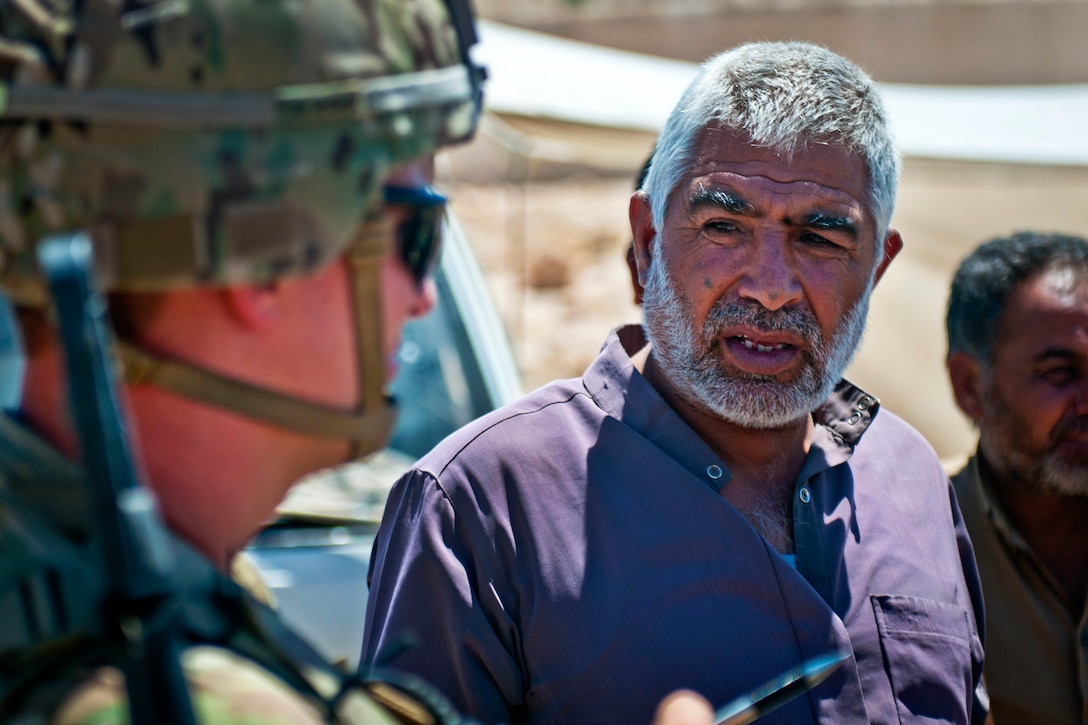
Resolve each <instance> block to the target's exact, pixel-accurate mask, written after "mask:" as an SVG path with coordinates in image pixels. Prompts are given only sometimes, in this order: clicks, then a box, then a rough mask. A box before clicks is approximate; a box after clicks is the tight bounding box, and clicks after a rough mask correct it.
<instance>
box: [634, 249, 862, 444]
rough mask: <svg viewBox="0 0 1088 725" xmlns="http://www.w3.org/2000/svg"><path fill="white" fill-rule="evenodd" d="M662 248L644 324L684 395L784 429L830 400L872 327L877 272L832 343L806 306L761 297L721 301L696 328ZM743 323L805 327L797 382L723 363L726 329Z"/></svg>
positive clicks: (740, 421) (656, 255)
mask: <svg viewBox="0 0 1088 725" xmlns="http://www.w3.org/2000/svg"><path fill="white" fill-rule="evenodd" d="M660 250H661V246H660V244H657V245H655V246H654V250H653V259H652V263H651V266H650V270H649V276H648V279H647V283H646V286H645V290H644V293H643V299H642V308H643V312H644V320H645V321H644V325H643V326H644V328H645V330H646V337H647V339H649V341H650V343H651V344H652V345H653V353H654V355H655V356H656V357H657V360H658V363H659V365H660V367H661V370H662V372H663V373H664V374H665V377H666V378H667V379H668V380H669V382H670V383H671V384H672V385H673V386H674V388H675V389H676V391H677V392H678V393H679V394H680V395H681V396H682V397H684V398H685V399H686V400H688V402H689V403H692V404H694V405H696V406H697V407H699V408H703V409H705V410H708V411H710V412H712V413H714V414H716V415H718V416H719V417H721V418H723V419H725V420H727V421H729V422H731V423H734V424H736V425H739V426H741V427H744V428H753V429H774V428H783V427H785V426H787V425H789V424H791V423H795V422H797V421H798V420H800V419H802V418H804V417H806V416H808V415H810V414H811V413H812V411H814V410H816V409H817V408H819V407H820V406H821V405H823V403H824V401H826V400H827V398H828V396H829V395H830V394H831V391H832V390H834V388H835V386H836V385H837V384H838V382H839V380H841V379H842V376H843V373H844V372H845V371H846V368H847V366H848V365H849V364H850V361H851V360H852V359H853V357H854V353H855V352H856V351H857V348H858V344H859V343H860V342H861V338H862V335H863V334H864V332H865V321H866V318H867V316H868V313H869V297H870V295H871V293H872V289H873V282H874V276H873V275H870V277H869V283H868V285H867V286H866V288H865V291H864V292H863V293H862V295H861V297H860V298H859V299H858V301H857V303H855V305H854V306H853V307H852V308H851V309H850V310H848V311H847V313H846V315H845V316H844V317H843V319H842V320H841V321H840V322H839V325H838V327H837V328H836V330H835V332H834V334H833V335H832V336H831V340H830V343H828V342H826V341H825V340H824V337H823V334H822V333H821V331H820V326H819V324H818V323H817V321H816V318H815V316H814V315H813V314H812V312H811V311H809V310H808V309H807V308H804V307H800V306H796V307H789V308H784V309H781V310H778V311H776V312H771V311H769V310H766V309H765V308H763V307H762V305H760V304H759V303H757V302H754V301H750V302H735V303H722V302H720V301H719V303H718V304H716V305H715V307H714V309H713V310H711V313H710V315H709V316H708V317H707V320H706V322H705V323H704V325H703V329H702V330H701V331H700V333H699V334H698V335H697V334H696V331H695V329H694V324H693V323H692V314H691V307H690V305H689V304H688V303H687V301H686V300H684V299H683V298H682V297H681V296H680V295H679V294H678V293H677V291H676V286H675V285H674V284H673V281H672V280H671V279H670V278H669V276H668V272H667V271H666V270H665V265H664V263H663V260H662V259H661V251H660ZM874 271H875V270H874ZM736 324H746V325H751V326H753V327H757V328H760V329H764V330H789V331H791V332H795V333H798V334H800V335H801V336H802V337H803V338H804V339H805V340H806V341H807V342H808V343H809V346H810V347H809V351H804V352H803V354H804V356H805V364H804V367H803V368H802V370H801V372H800V373H798V374H797V376H796V377H795V378H794V379H793V380H792V381H789V382H782V381H779V380H776V379H775V378H774V377H772V376H765V375H757V374H752V373H746V372H744V371H741V370H737V369H735V368H732V367H726V366H724V365H723V364H722V362H721V355H720V354H719V352H718V347H719V346H720V345H721V344H722V343H721V335H720V330H721V329H722V328H723V327H725V326H729V325H736Z"/></svg>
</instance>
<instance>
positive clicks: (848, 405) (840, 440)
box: [583, 325, 880, 484]
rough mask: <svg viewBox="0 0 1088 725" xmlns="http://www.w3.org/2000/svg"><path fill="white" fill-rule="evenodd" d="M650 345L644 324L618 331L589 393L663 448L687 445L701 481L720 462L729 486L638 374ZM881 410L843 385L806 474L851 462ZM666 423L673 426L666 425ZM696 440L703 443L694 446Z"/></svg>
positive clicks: (589, 375)
mask: <svg viewBox="0 0 1088 725" xmlns="http://www.w3.org/2000/svg"><path fill="white" fill-rule="evenodd" d="M646 344H647V340H646V335H645V332H644V330H643V328H642V326H641V325H624V326H622V327H619V328H616V329H615V330H613V331H612V332H611V333H610V334H609V335H608V338H607V339H606V340H605V343H604V346H603V347H602V349H601V354H600V355H599V356H598V357H597V359H596V360H595V361H594V362H593V364H592V365H591V366H590V367H589V369H588V370H587V371H586V373H585V375H584V376H583V382H584V384H585V386H586V390H587V391H588V392H589V394H590V395H592V396H593V398H594V400H596V401H597V404H598V405H600V406H601V408H602V409H603V410H604V411H605V412H607V413H608V414H609V415H611V416H613V417H615V418H618V419H619V420H621V421H623V422H624V423H626V424H628V425H630V426H632V427H633V428H635V429H636V430H638V431H639V432H640V433H642V434H643V435H644V436H646V437H647V438H649V439H650V440H653V441H654V442H655V443H658V445H659V446H660V447H662V448H665V449H666V450H671V449H675V448H676V447H677V446H680V445H682V446H683V447H684V448H686V449H688V451H687V452H688V453H689V454H694V457H693V459H694V460H695V461H699V462H700V463H699V464H696V465H695V469H696V470H693V473H695V474H696V475H698V476H700V478H705V471H704V470H703V469H704V468H705V462H706V461H710V460H712V461H714V462H716V465H719V466H721V469H722V470H723V471H725V478H723V479H722V480H721V481H719V482H718V483H719V484H724V483H725V482H726V481H728V476H729V473H728V471H727V470H726V468H725V466H724V465H723V464H722V463H721V461H719V460H718V457H717V456H716V455H714V453H713V452H712V451H711V450H710V447H709V446H706V445H705V444H703V443H702V440H701V439H699V438H698V436H693V435H691V434H690V428H688V427H687V425H686V424H684V423H683V421H682V420H681V419H680V416H678V415H676V413H675V412H674V411H673V410H672V408H671V407H670V406H669V405H668V404H667V403H666V402H665V400H664V399H663V398H662V397H661V396H660V395H659V394H658V393H657V390H656V389H654V387H653V386H652V385H650V383H649V381H647V380H646V378H644V377H643V376H642V375H641V374H639V372H638V371H637V370H635V366H634V363H632V362H631V356H632V355H634V354H635V353H637V352H638V351H639V350H641V349H642V348H643V347H644V346H645V345H646ZM879 409H880V401H879V400H877V398H876V397H874V396H872V395H870V394H869V393H867V392H865V391H864V390H862V389H861V388H859V387H857V386H856V385H854V384H853V383H851V382H849V381H847V380H841V381H839V384H838V385H836V386H835V389H834V390H833V391H832V393H831V395H830V396H829V397H828V399H827V401H826V402H825V403H824V404H823V405H822V406H820V408H818V409H817V410H816V411H815V412H814V413H813V419H814V420H815V422H816V431H815V433H814V436H813V446H812V451H811V452H810V455H809V460H808V461H807V462H806V464H805V471H804V473H806V474H808V473H812V472H815V469H822V468H825V467H829V466H833V465H837V464H838V463H841V462H843V461H845V460H847V459H848V458H849V457H850V455H851V454H852V453H853V450H854V447H855V446H857V443H858V441H859V440H861V437H862V435H864V433H865V431H866V430H868V428H869V426H870V425H871V424H872V422H873V419H874V418H875V417H876V414H877V411H878V410H879ZM665 422H667V423H668V425H663V423H665ZM677 425H679V426H682V430H683V431H684V432H685V433H684V434H683V435H682V436H681V435H680V434H679V433H677V432H676V431H677ZM670 431H671V432H670ZM680 438H683V439H684V440H683V441H681V440H680ZM692 438H694V439H695V440H697V441H698V443H694V442H690V441H689V439H692ZM655 439H656V440H655ZM693 448H698V449H699V450H692V449H693ZM674 457H677V458H680V459H681V460H687V459H686V458H683V457H679V456H674ZM809 469H813V470H812V471H810V470H809Z"/></svg>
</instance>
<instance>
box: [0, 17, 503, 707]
mask: <svg viewBox="0 0 1088 725" xmlns="http://www.w3.org/2000/svg"><path fill="white" fill-rule="evenodd" d="M473 40H474V38H473V29H472V18H471V14H470V12H469V9H468V6H467V4H466V0H445V1H443V0H308V1H306V2H303V1H301V0H300V1H297V2H291V1H290V0H263V1H257V0H199V1H198V0H193V1H192V2H185V1H184V0H177V1H175V0H163V1H162V2H158V3H153V4H142V3H138V2H135V1H134V0H133V1H130V0H125V1H124V2H115V1H114V0H85V1H84V2H79V3H69V2H64V1H63V0H10V2H3V3H2V4H0V83H2V85H0V115H2V117H3V120H2V124H0V164H2V171H0V283H2V289H3V292H4V293H5V294H6V295H7V297H8V299H9V300H10V302H11V305H10V307H11V308H12V309H14V315H10V314H9V315H8V316H7V317H8V318H9V321H8V324H7V327H5V326H4V325H3V324H0V341H7V342H8V346H9V347H12V343H13V341H15V340H21V341H22V343H23V347H24V348H25V370H24V371H23V372H24V374H23V378H22V383H21V385H19V384H15V383H13V381H12V380H11V377H10V376H11V370H12V368H13V367H14V366H13V365H11V364H10V363H11V360H12V359H14V358H13V356H12V355H10V354H9V355H8V357H7V359H6V362H7V363H8V364H7V365H3V364H0V373H4V371H5V370H6V371H7V372H6V373H4V374H5V375H6V376H7V379H5V380H4V381H0V382H2V383H3V384H2V385H0V391H3V390H7V391H8V392H11V391H13V390H16V391H17V392H18V399H17V400H14V401H12V400H8V401H5V402H6V404H7V405H6V407H7V408H9V409H7V410H5V411H4V412H3V415H0V541H2V542H3V544H2V548H0V551H2V552H3V554H2V558H0V574H2V576H0V622H2V624H0V721H3V722H18V723H38V722H60V723H89V722H95V723H112V722H124V721H127V720H129V719H131V721H133V722H137V723H146V722H176V723H188V722H194V718H193V716H192V713H191V712H190V709H189V708H190V704H191V706H192V709H193V710H195V712H196V715H197V718H196V721H199V722H203V723H209V722H210V723H218V722H240V721H244V722H247V723H281V722H283V723H300V722H301V723H305V722H324V721H335V722H341V721H343V722H394V721H406V722H436V721H450V722H452V721H455V720H457V717H456V715H455V714H454V713H452V712H450V711H448V710H447V709H445V708H444V706H443V704H442V702H441V700H440V699H439V698H437V697H436V696H434V695H432V694H431V693H430V692H429V691H428V690H426V688H424V687H422V686H419V685H416V684H415V683H414V682H413V681H410V680H407V679H404V678H400V679H398V680H397V681H396V683H395V684H396V685H397V688H396V689H394V688H391V687H390V686H388V685H386V684H383V683H378V682H370V683H364V682H363V681H362V679H363V678H362V677H358V676H354V675H348V674H346V673H342V672H339V671H337V670H336V669H335V668H332V667H330V666H327V665H325V664H323V663H322V662H320V661H319V660H318V658H316V656H315V655H313V653H312V650H310V649H309V648H308V647H306V646H305V645H304V644H303V643H301V642H300V641H299V640H298V639H297V638H295V637H294V636H292V635H291V634H290V632H288V631H287V630H286V629H285V628H284V627H283V626H282V625H280V624H279V623H278V621H277V620H276V619H275V618H274V616H273V615H272V614H271V613H270V612H269V611H268V610H267V609H265V608H262V607H261V606H260V605H258V604H257V603H256V602H254V601H253V600H252V599H251V598H249V597H248V596H247V595H245V594H244V593H243V592H242V590H241V589H240V588H239V587H238V586H237V585H235V584H234V583H233V582H232V581H231V580H229V579H228V578H227V577H225V576H224V575H223V574H224V573H225V572H227V571H228V570H229V568H230V566H231V563H232V561H233V560H234V558H235V555H236V554H237V553H238V552H239V550H240V549H241V548H242V547H243V546H244V545H245V544H246V542H247V541H248V540H249V538H250V537H251V536H252V535H253V533H254V532H255V531H256V530H257V529H258V527H259V526H260V525H261V524H262V523H263V522H264V521H266V520H267V519H268V518H269V517H270V516H271V515H272V513H273V510H274V507H275V505H276V504H277V503H278V502H279V501H280V499H281V498H282V497H283V495H284V493H285V492H286V490H287V489H288V488H289V487H290V486H291V484H292V483H293V482H294V481H296V480H297V479H298V478H299V477H300V476H302V475H303V474H306V473H309V472H311V471H314V470H316V469H318V468H321V467H325V466H329V465H333V464H336V463H339V462H341V461H344V460H347V459H349V458H351V457H353V456H359V455H362V454H365V453H367V452H369V451H372V450H375V449H376V448H378V447H380V446H381V445H382V444H383V442H384V440H385V436H386V434H387V432H388V429H389V424H390V422H391V420H392V412H393V411H392V405H391V402H390V401H389V400H388V399H387V397H386V396H385V394H384V392H383V390H384V386H385V384H386V383H387V378H388V375H389V373H390V372H391V371H390V368H389V365H388V362H387V361H388V359H389V358H390V357H391V355H392V354H393V352H394V351H395V348H396V345H397V341H398V334H399V329H400V325H401V324H402V323H403V322H404V320H405V319H407V318H409V317H412V316H414V315H417V314H420V313H422V312H424V311H426V309H427V308H428V307H429V306H430V298H429V296H428V295H429V292H428V288H427V287H426V284H425V283H424V282H423V279H424V277H425V274H426V272H427V270H428V263H429V261H430V260H432V259H433V256H434V253H435V248H434V245H435V244H436V243H437V236H436V235H435V234H434V233H433V229H430V230H428V229H421V228H420V226H421V225H418V224H417V225H415V228H416V230H417V232H418V233H416V234H402V235H401V236H400V239H399V242H398V244H397V245H396V247H397V249H396V253H394V251H393V248H394V244H393V242H392V238H393V234H392V233H391V231H392V224H393V220H392V219H391V218H387V217H386V216H384V215H383V214H382V213H381V200H382V192H383V187H384V186H386V179H387V175H388V173H389V171H390V169H392V168H393V167H394V166H397V165H403V164H405V163H408V162H412V161H413V160H414V159H419V158H422V159H424V163H423V164H422V165H419V166H411V165H409V166H408V167H407V168H406V170H405V171H404V173H403V175H402V176H400V177H398V181H397V184H396V194H395V200H396V202H397V207H398V209H400V212H399V213H401V214H404V213H406V212H405V209H407V210H408V211H407V213H409V214H410V213H411V210H412V209H413V208H414V206H418V207H419V208H421V209H422V208H428V209H432V208H433V207H434V205H435V204H436V197H435V195H434V194H433V193H432V192H430V191H429V190H428V189H427V188H425V187H426V184H427V182H428V180H429V179H428V178H427V175H428V170H429V168H428V164H427V163H426V160H427V159H428V158H429V155H430V154H432V153H433V152H434V151H435V150H436V149H437V148H439V147H441V146H443V145H445V144H448V143H452V142H456V141H461V140H465V139H467V138H469V137H470V136H471V134H472V133H473V131H474V128H475V125H476V120H477V116H478V112H479V107H480V82H481V80H482V72H481V70H480V69H479V68H477V67H476V66H474V65H473V64H472V63H471V61H470V60H469V56H468V46H469V45H470V44H471V43H472V42H473ZM438 203H440V198H439V202H438ZM423 216H424V217H425V218H426V219H430V220H431V222H432V223H433V219H434V218H435V215H434V214H425V215H423ZM423 226H425V225H423ZM407 228H408V227H405V229H407ZM428 231H429V232H430V233H428ZM46 239H52V240H53V241H50V242H48V243H46V242H45V241H43V240H46ZM64 242H67V246H59V247H57V246H56V245H58V244H63V243H64ZM81 243H82V246H81ZM54 248H57V249H61V250H64V251H65V252H66V253H70V256H71V258H72V259H75V260H78V258H79V254H80V252H81V250H82V251H83V252H85V251H86V250H87V249H88V248H89V249H90V250H91V252H92V253H93V258H94V267H95V269H96V272H97V288H98V289H99V290H102V291H103V292H105V293H107V298H106V299H107V300H108V316H109V320H110V323H111V325H112V328H113V331H114V333H115V334H116V338H117V346H116V350H117V352H118V353H119V355H118V357H119V359H120V361H121V362H122V363H123V368H124V373H125V377H126V381H127V382H126V385H125V389H124V392H125V394H126V395H125V408H126V409H127V411H128V412H129V413H130V417H131V421H132V433H133V435H132V438H131V441H130V442H129V445H130V446H131V448H126V445H123V444H115V445H114V446H113V448H108V447H107V450H106V452H105V454H103V452H102V451H97V450H92V449H89V448H88V447H87V440H88V439H87V437H86V436H85V435H84V431H85V430H87V428H86V427H83V426H82V425H81V420H83V418H84V417H85V416H86V415H87V414H88V411H87V410H85V409H82V408H77V409H74V410H73V409H70V407H69V404H68V399H67V397H66V389H67V387H68V375H67V374H66V365H67V363H68V362H70V361H71V360H72V359H73V358H69V359H68V361H66V358H65V352H66V350H67V344H68V342H69V339H70V338H69V336H68V335H67V334H66V332H65V329H66V328H65V320H66V317H65V312H64V310H63V309H62V307H63V306H62V305H60V304H59V302H60V300H59V299H55V298H53V296H51V294H50V291H49V288H48V287H47V285H46V284H45V280H44V279H43V269H51V267H50V264H52V263H53V262H48V263H47V262H46V261H45V258H43V257H41V256H40V255H42V253H43V250H44V249H49V250H53V249H54ZM47 256H48V254H47ZM39 260H42V261H41V264H39ZM77 266H78V265H77ZM96 299H99V298H98V297H95V296H94V295H93V294H92V295H90V296H88V297H87V301H88V302H89V303H90V306H89V307H88V308H87V309H88V310H90V311H89V312H88V313H87V315H88V317H87V319H90V320H92V321H93V320H96V319H99V318H100V316H99V317H95V313H94V301H95V300H96ZM0 300H2V298H0ZM6 309H8V305H6V304H4V305H0V311H4V310H6ZM2 319H3V316H0V320H2ZM58 320H59V321H60V323H61V324H60V329H58V327H57V325H56V323H57V321H58ZM91 329H97V328H93V326H92V328H91ZM92 337H93V335H92ZM72 339H75V342H74V343H73V344H76V345H78V344H79V339H78V335H76V336H74V338H72ZM69 354H70V353H69ZM3 362H5V358H4V355H3V350H0V363H3ZM73 371H76V367H75V366H73ZM72 389H73V391H75V390H76V389H77V383H76V376H75V374H74V373H73V375H72ZM73 395H75V392H73ZM106 399H108V396H106ZM106 417H107V418H108V416H106ZM107 422H108V421H107ZM90 428H92V429H93V426H91V427H90ZM106 428H108V426H103V429H104V430H105V429H106ZM118 429H119V430H121V431H124V427H123V425H122V424H120V423H119V425H118ZM122 441H124V437H123V436H122ZM126 451H131V453H132V458H133V459H134V460H136V461H139V465H136V466H135V467H132V466H128V467H127V468H126V467H125V466H122V467H121V468H122V469H125V470H128V469H131V473H132V474H133V476H134V477H135V476H137V475H139V474H140V473H145V474H146V475H144V476H143V477H144V478H146V481H147V484H148V486H149V487H150V489H151V490H152V491H153V492H154V495H155V499H157V504H158V509H159V510H160V511H161V513H162V515H163V518H164V519H165V521H166V523H167V525H168V527H169V529H170V530H172V532H173V533H172V534H170V535H169V536H168V537H166V538H156V536H155V532H156V531H158V529H157V518H156V517H154V516H151V515H145V514H146V511H144V510H143V509H140V505H136V506H135V507H132V510H129V509H125V508H124V507H120V508H118V509H117V511H112V510H107V513H108V514H110V515H113V514H116V515H117V517H118V519H119V520H121V521H129V522H135V523H134V525H132V526H130V527H129V529H126V530H127V531H129V533H132V534H133V536H134V540H135V541H137V542H139V545H137V546H130V547H129V548H127V549H126V548H124V547H123V546H120V545H118V546H119V547H120V548H111V546H113V545H114V544H116V541H115V537H113V535H112V534H110V533H109V532H110V531H113V529H110V528H108V527H107V525H106V523H105V522H104V521H103V520H102V519H101V517H99V516H98V515H97V513H94V514H92V513H91V509H90V505H91V503H90V502H91V500H92V498H93V496H92V490H100V489H96V488H95V486H98V485H99V484H100V483H101V482H100V481H98V480H97V479H95V478H94V475H95V469H94V468H93V463H94V462H95V461H98V460H99V459H100V458H102V457H103V455H104V456H105V457H107V458H108V457H109V456H110V455H113V454H124V453H126ZM120 457H121V458H122V459H124V457H125V456H124V455H121V456H120ZM81 462H82V465H81ZM141 490H142V489H141V488H140V487H139V486H135V487H133V488H132V489H131V490H129V491H128V493H132V492H133V491H136V492H139V491H141ZM122 499H123V501H124V502H125V504H126V505H130V504H133V503H136V504H140V502H141V501H143V499H140V498H139V497H138V496H127V497H120V498H118V500H119V501H121V500H122ZM145 508H146V507H145ZM122 509H123V510H122ZM119 530H120V529H119ZM116 538H117V541H120V540H122V539H123V537H116ZM111 552H112V553H111ZM118 552H120V554H121V556H117V553H118ZM128 556H132V557H133V559H134V560H137V561H138V562H141V563H139V564H137V565H131V566H130V563H129V562H128V560H127V558H126V557H128ZM103 562H105V564H103ZM163 562H166V563H167V564H168V566H166V565H163ZM145 565H146V566H145ZM141 566H145V569H147V570H151V571H153V572H155V573H157V574H158V575H160V576H157V577H156V576H151V577H149V578H146V579H141V580H140V585H139V586H137V585H135V584H133V582H131V581H126V580H125V579H124V577H122V576H120V575H118V574H117V573H116V572H117V571H122V572H123V571H129V570H131V571H135V572H139V571H142V570H141V568H140V567H141ZM118 592H122V593H125V594H126V596H124V597H119V596H118V594H117V593H118ZM179 658H180V660H181V662H182V663H183V669H184V672H185V680H184V681H185V682H187V683H188V685H187V686H184V685H179V683H181V682H183V680H182V679H181V676H180V674H179V673H180V672H181V669H179V667H178V660H179ZM389 677H392V675H389ZM405 690H407V691H409V692H411V693H413V694H412V696H410V697H409V696H405V695H404V694H403V692H404V691H405ZM179 691H180V692H179ZM126 709H131V714H130V715H129V717H127V718H126V713H125V710H126Z"/></svg>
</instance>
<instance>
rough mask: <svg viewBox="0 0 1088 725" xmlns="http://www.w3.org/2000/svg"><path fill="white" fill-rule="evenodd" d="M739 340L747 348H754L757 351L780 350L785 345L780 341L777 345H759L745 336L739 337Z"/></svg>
mask: <svg viewBox="0 0 1088 725" xmlns="http://www.w3.org/2000/svg"><path fill="white" fill-rule="evenodd" d="M740 341H741V343H742V344H743V345H744V346H745V347H746V348H748V349H749V350H756V351H757V352H773V351H775V350H781V349H782V348H784V347H785V345H784V344H782V343H779V344H777V345H760V344H759V343H756V342H752V341H751V340H749V339H748V338H747V337H742V338H740Z"/></svg>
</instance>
